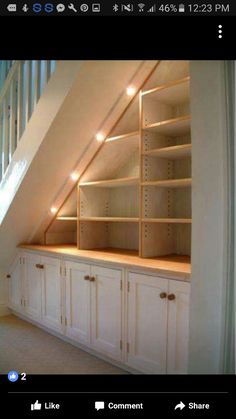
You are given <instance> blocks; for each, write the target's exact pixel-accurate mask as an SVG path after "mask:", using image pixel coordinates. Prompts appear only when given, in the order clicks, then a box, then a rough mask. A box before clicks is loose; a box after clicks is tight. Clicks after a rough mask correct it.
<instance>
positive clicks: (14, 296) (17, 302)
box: [9, 255, 23, 310]
mask: <svg viewBox="0 0 236 419" xmlns="http://www.w3.org/2000/svg"><path fill="white" fill-rule="evenodd" d="M21 260H22V259H21V256H20V255H19V256H17V257H16V259H15V261H14V263H13V265H12V267H11V270H10V275H11V278H10V280H9V305H10V307H11V308H13V309H16V310H21V309H22V304H23V298H22V297H23V283H22V275H23V270H22V266H23V265H22V264H21Z"/></svg>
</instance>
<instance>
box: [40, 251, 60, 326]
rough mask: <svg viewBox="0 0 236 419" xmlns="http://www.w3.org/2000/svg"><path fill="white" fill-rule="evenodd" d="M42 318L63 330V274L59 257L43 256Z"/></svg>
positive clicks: (47, 323)
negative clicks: (61, 274)
mask: <svg viewBox="0 0 236 419" xmlns="http://www.w3.org/2000/svg"><path fill="white" fill-rule="evenodd" d="M41 264H42V266H43V269H42V270H41V275H42V319H43V322H44V323H45V324H46V325H47V326H48V327H51V328H53V329H55V330H61V327H62V321H61V314H62V313H61V308H62V307H61V306H62V299H61V297H62V293H61V276H60V267H61V262H60V260H59V259H56V258H52V257H42V258H41Z"/></svg>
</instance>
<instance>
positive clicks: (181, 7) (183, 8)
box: [179, 4, 185, 13]
mask: <svg viewBox="0 0 236 419" xmlns="http://www.w3.org/2000/svg"><path fill="white" fill-rule="evenodd" d="M179 12H180V13H184V12H185V5H184V4H180V5H179Z"/></svg>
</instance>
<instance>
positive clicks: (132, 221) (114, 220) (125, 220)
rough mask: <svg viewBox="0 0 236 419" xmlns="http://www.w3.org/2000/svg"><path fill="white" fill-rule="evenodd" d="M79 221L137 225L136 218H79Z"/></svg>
mask: <svg viewBox="0 0 236 419" xmlns="http://www.w3.org/2000/svg"><path fill="white" fill-rule="evenodd" d="M79 220H80V221H103V222H119V223H120V222H121V223H137V222H138V221H139V218H138V217H80V219H79Z"/></svg>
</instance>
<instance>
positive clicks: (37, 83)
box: [33, 60, 41, 109]
mask: <svg viewBox="0 0 236 419" xmlns="http://www.w3.org/2000/svg"><path fill="white" fill-rule="evenodd" d="M40 73H41V66H40V61H38V60H36V61H35V74H34V104H33V109H34V108H35V106H36V105H37V102H38V100H39V96H40Z"/></svg>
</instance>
